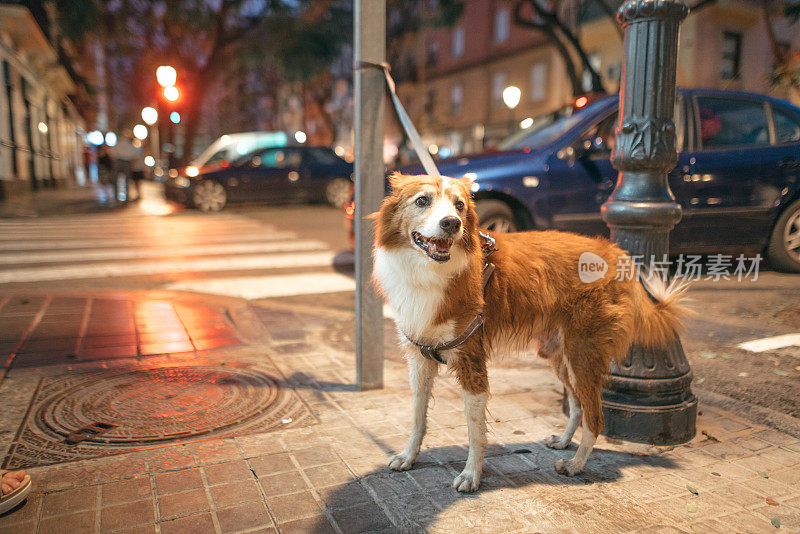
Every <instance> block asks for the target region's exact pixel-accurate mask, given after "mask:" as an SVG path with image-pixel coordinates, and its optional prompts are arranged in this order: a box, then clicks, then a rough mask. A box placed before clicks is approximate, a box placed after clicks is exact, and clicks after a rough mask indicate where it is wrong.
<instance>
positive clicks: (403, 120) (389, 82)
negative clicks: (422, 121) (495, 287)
mask: <svg viewBox="0 0 800 534" xmlns="http://www.w3.org/2000/svg"><path fill="white" fill-rule="evenodd" d="M358 69H377V70H380V71H382V72H383V75H384V77H385V78H386V87H387V88H388V89H389V96H390V97H391V100H392V104H394V111H395V113H397V118H398V119H399V120H400V124H402V125H403V129H404V130H405V131H406V134H407V135H408V138H409V139H410V140H411V145H412V146H413V147H414V152H416V153H417V157H418V158H419V161H420V163H422V167H423V168H424V169H425V172H426V173H427V174H429V175H430V176H433V177H436V178H439V177H440V176H441V174H440V173H439V169H438V168H437V167H436V164H435V163H434V162H433V158H432V157H431V154H430V152H428V149H427V148H425V145H424V144H423V143H422V139H421V138H420V136H419V132H417V129H416V128H415V127H414V123H412V122H411V119H410V118H409V116H408V113H406V110H405V108H404V107H403V104H402V103H401V102H400V97H398V96H397V87H396V85H395V83H394V79H393V78H392V75H391V74H390V73H389V71H390V70H391V67H390V66H389V64H388V63H387V62H385V61H384V62H381V63H371V62H369V61H358V62H356V63H354V64H353V70H358ZM478 233H479V234H480V236H481V238H483V243H482V244H481V250H482V251H483V256H484V260H485V263H484V265H483V275H482V276H483V290H484V291H486V284H488V283H489V279H490V278H491V277H492V274H493V273H494V264H493V263H491V262H490V261H488V257H489V256H490V255H491V254H492V253H494V252H495V251H497V247H496V246H495V241H494V239H493V238H492V237H490V236H489V235H488V234H485V233H483V232H478ZM483 322H484V317H483V314H482V313H479V314H477V315H476V316H475V318H474V319H473V320H472V322H471V323H469V326H467V329H466V330H464V331H463V332H462V333H461V335H460V336H458V337H457V338H455V339H453V340H452V341H448V342H447V343H439V344H438V345H423V344H421V343H417V342H416V341H414V340H413V339H411V338H410V337H409V336H407V335H406V334H405V333H403V335H404V336H405V338H406V339H407V340H408V341H409V342H410V343H412V344H413V345H415V346H417V348H419V351H420V352H421V353H422V355H423V356H424V357H425V358H427V359H429V360H433V361H435V362H438V363H441V364H443V365H446V364H447V362H446V361H445V360H444V359H443V358H442V355H441V352H442V351H444V350H450V349H454V348H456V347H460V346H461V345H463V344H464V343H466V342H467V340H468V339H469V338H471V337H472V336H473V334H475V332H477V331H478V329H479V328H481V327H482V326H483Z"/></svg>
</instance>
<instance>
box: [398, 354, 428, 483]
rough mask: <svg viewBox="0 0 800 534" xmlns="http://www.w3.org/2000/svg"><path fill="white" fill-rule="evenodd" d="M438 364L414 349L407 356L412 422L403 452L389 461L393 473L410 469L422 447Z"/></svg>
mask: <svg viewBox="0 0 800 534" xmlns="http://www.w3.org/2000/svg"><path fill="white" fill-rule="evenodd" d="M438 365H439V364H438V363H436V362H434V361H431V360H427V359H425V358H423V357H422V356H421V355H420V354H419V353H418V352H417V350H416V349H414V353H412V354H409V356H408V368H409V374H410V379H411V392H412V394H413V396H414V420H413V428H412V429H411V437H410V438H409V439H408V445H406V448H405V450H404V451H403V452H401V453H400V454H398V455H396V456H393V457H392V459H391V460H389V467H390V468H391V469H394V470H395V471H405V470H406V469H411V466H412V465H414V461H415V460H416V459H417V455H418V454H419V449H420V447H421V446H422V438H423V437H424V436H425V430H426V427H427V422H428V403H429V401H430V398H431V390H432V389H433V382H434V379H435V378H436V375H437V373H438V371H439V370H438Z"/></svg>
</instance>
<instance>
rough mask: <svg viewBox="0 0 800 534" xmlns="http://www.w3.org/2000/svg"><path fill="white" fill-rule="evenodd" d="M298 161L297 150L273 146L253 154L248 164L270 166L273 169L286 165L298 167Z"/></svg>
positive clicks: (299, 157)
mask: <svg viewBox="0 0 800 534" xmlns="http://www.w3.org/2000/svg"><path fill="white" fill-rule="evenodd" d="M300 161H301V156H300V152H298V151H297V150H292V149H286V148H280V149H274V148H273V149H269V150H265V151H264V152H261V153H260V154H258V155H256V156H253V158H252V159H251V160H250V164H251V165H252V166H253V167H271V168H275V169H283V168H286V167H299V166H300Z"/></svg>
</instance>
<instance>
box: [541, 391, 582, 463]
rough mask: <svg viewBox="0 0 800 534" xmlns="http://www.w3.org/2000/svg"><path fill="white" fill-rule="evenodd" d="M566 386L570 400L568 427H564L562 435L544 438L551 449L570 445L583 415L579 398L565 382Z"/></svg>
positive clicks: (568, 399) (564, 447)
mask: <svg viewBox="0 0 800 534" xmlns="http://www.w3.org/2000/svg"><path fill="white" fill-rule="evenodd" d="M564 386H565V387H566V389H567V401H568V402H569V421H567V428H565V429H564V433H563V434H561V435H560V436H557V435H552V436H550V437H549V438H547V439H545V440H544V444H545V445H547V446H548V447H550V448H551V449H566V448H567V447H569V444H570V443H572V436H574V435H575V431H576V430H577V429H578V425H579V424H580V422H581V418H582V417H583V412H582V411H581V405H580V403H579V402H578V398H577V397H576V396H575V394H574V393H573V392H572V389H571V388H570V387H569V385H568V384H564Z"/></svg>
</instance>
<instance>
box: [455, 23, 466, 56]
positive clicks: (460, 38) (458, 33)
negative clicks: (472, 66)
mask: <svg viewBox="0 0 800 534" xmlns="http://www.w3.org/2000/svg"><path fill="white" fill-rule="evenodd" d="M463 55H464V28H456V29H455V30H453V57H461V56H463Z"/></svg>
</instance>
